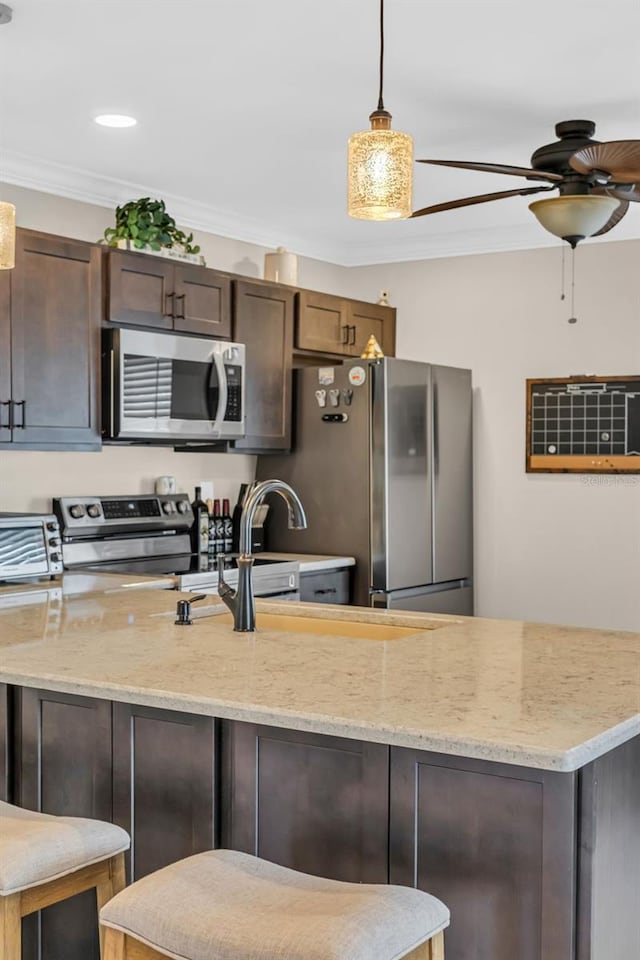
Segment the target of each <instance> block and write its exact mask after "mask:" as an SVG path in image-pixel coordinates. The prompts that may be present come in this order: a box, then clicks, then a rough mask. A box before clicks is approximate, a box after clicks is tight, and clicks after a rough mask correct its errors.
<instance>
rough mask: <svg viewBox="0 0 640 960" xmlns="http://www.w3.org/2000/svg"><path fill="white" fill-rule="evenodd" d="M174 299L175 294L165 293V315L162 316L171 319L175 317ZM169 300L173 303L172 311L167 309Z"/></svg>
mask: <svg viewBox="0 0 640 960" xmlns="http://www.w3.org/2000/svg"><path fill="white" fill-rule="evenodd" d="M174 297H175V293H165V295H164V313H163V314H162V316H163V317H171V318H173V317H174V313H173V309H174V308H173V298H174ZM167 300H170V301H171V305H170V309H169V308H168V307H167Z"/></svg>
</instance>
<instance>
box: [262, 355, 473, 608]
mask: <svg viewBox="0 0 640 960" xmlns="http://www.w3.org/2000/svg"><path fill="white" fill-rule="evenodd" d="M269 477H278V478H279V479H281V480H286V481H287V482H288V483H290V484H291V485H292V486H293V488H294V490H295V491H296V492H297V493H298V494H299V496H300V498H301V500H302V502H303V504H304V507H305V510H306V512H307V518H308V528H307V530H293V531H291V530H289V529H288V527H287V519H286V510H285V509H284V504H281V503H278V502H277V501H279V500H280V498H278V497H275V498H273V503H272V511H271V518H270V521H269V529H268V547H269V549H270V550H275V551H284V552H292V553H320V554H338V555H348V556H354V557H355V558H356V571H355V582H354V595H353V600H354V603H356V604H359V605H364V606H376V607H386V608H389V609H398V610H420V611H430V612H437V613H453V614H456V613H462V614H472V613H473V514H472V510H473V507H472V452H471V371H470V370H462V369H458V368H455V367H444V366H436V365H434V364H428V363H417V362H414V361H412V360H397V359H393V358H385V359H383V360H356V361H353V362H348V363H345V364H341V365H338V366H335V367H330V366H326V367H308V368H306V369H301V370H296V371H295V372H294V441H293V450H292V452H291V453H290V454H279V455H277V456H262V457H259V458H258V467H257V478H258V479H259V480H262V479H267V478H269Z"/></svg>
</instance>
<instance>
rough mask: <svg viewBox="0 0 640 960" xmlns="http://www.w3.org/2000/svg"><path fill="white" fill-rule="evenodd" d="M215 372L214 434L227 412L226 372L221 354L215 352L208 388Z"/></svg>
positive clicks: (211, 383)
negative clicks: (216, 397)
mask: <svg viewBox="0 0 640 960" xmlns="http://www.w3.org/2000/svg"><path fill="white" fill-rule="evenodd" d="M214 369H215V371H216V374H217V377H218V409H217V410H216V415H215V417H214V419H213V429H214V431H215V432H216V433H218V432H219V431H220V424H221V422H222V421H223V420H224V415H225V413H226V410H227V371H226V369H225V366H224V361H223V359H222V354H220V353H218V352H216V353H214V354H213V363H212V365H211V380H210V381H209V386H210V387H213V382H212V381H213V371H214Z"/></svg>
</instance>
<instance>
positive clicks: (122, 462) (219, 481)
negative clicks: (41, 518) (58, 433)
mask: <svg viewBox="0 0 640 960" xmlns="http://www.w3.org/2000/svg"><path fill="white" fill-rule="evenodd" d="M167 474H168V475H169V476H173V477H175V478H176V490H177V491H178V493H180V492H181V491H184V492H186V493H188V494H189V500H193V492H194V487H195V485H196V484H197V483H199V481H200V480H212V481H213V482H214V496H215V497H220V498H223V497H228V498H229V499H230V500H231V505H232V506H233V504H234V503H235V501H236V499H237V494H238V488H239V486H240V484H241V483H246V482H249V481H251V480H253V478H254V475H255V457H249V456H246V455H244V454H238V455H236V454H225V453H222V454H221V453H175V452H174V451H173V450H171V449H165V448H163V447H116V446H106V447H103V449H102V451H101V452H100V453H97V452H96V453H74V452H72V451H59V452H57V451H43V452H39V451H28V450H20V451H13V450H11V451H10V452H9V453H4V452H2V453H0V510H19V511H24V510H27V511H36V512H38V511H41V510H47V511H48V510H50V509H51V497H55V496H73V495H75V494H95V495H97V496H101V495H113V496H117V495H119V494H123V495H126V494H133V493H151V492H152V491H153V484H154V481H155V478H156V477H159V476H165V475H167Z"/></svg>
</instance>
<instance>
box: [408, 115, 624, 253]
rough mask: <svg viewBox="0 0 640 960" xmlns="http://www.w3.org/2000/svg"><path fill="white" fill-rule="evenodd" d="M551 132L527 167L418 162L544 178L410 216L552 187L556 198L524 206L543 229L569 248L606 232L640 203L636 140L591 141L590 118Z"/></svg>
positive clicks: (442, 204)
mask: <svg viewBox="0 0 640 960" xmlns="http://www.w3.org/2000/svg"><path fill="white" fill-rule="evenodd" d="M555 130H556V136H557V137H558V140H556V141H554V142H553V143H549V144H546V145H545V146H542V147H538V149H537V150H536V151H535V152H534V153H533V155H532V157H531V167H518V166H509V165H507V164H502V163H474V162H473V161H471V162H466V161H464V160H418V161H417V162H418V163H430V164H436V165H438V166H442V167H461V168H462V169H464V170H481V171H484V172H486V173H501V174H508V175H511V176H515V177H524V178H525V179H527V180H531V181H535V180H539V181H543V182H544V183H545V185H544V186H540V185H539V186H533V187H525V188H524V189H522V190H502V191H499V192H498V193H484V194H481V195H479V196H476V197H464V198H462V199H460V200H450V201H449V202H448V203H436V204H433V205H432V206H430V207H423V208H422V209H421V210H416V211H415V212H414V213H413V214H412V215H411V216H412V217H414V218H415V217H424V216H426V215H427V214H431V213H441V212H442V211H444V210H455V209H456V208H458V207H469V206H473V205H474V204H477V203H487V202H489V201H491V200H503V199H506V198H507V197H517V196H529V195H531V194H534V193H543V192H548V191H551V190H556V189H557V190H558V191H559V196H557V197H548V198H545V199H543V200H537V201H534V202H533V203H531V204H529V209H530V210H531V211H532V213H533V214H534V215H535V216H536V217H537V218H538V220H539V222H540V223H541V225H542V226H543V227H544V228H545V229H546V230H548V231H549V232H550V233H553V234H555V235H556V236H558V237H561V238H562V239H563V240H566V241H567V243H569V244H570V245H571V246H572V247H574V248H575V246H576V244H577V243H578V242H579V241H580V240H584V238H585V237H591V236H596V237H598V236H601V235H602V234H603V233H607V232H608V231H609V230H612V229H613V227H615V226H616V224H618V223H619V222H620V221H621V220H622V218H623V217H624V215H625V214H626V212H627V210H628V209H629V204H630V203H640V140H614V141H611V142H610V143H600V142H599V141H598V140H594V139H592V138H593V134H594V133H595V130H596V125H595V123H593V122H592V121H591V120H565V121H564V122H563V123H558V124H556V128H555Z"/></svg>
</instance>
